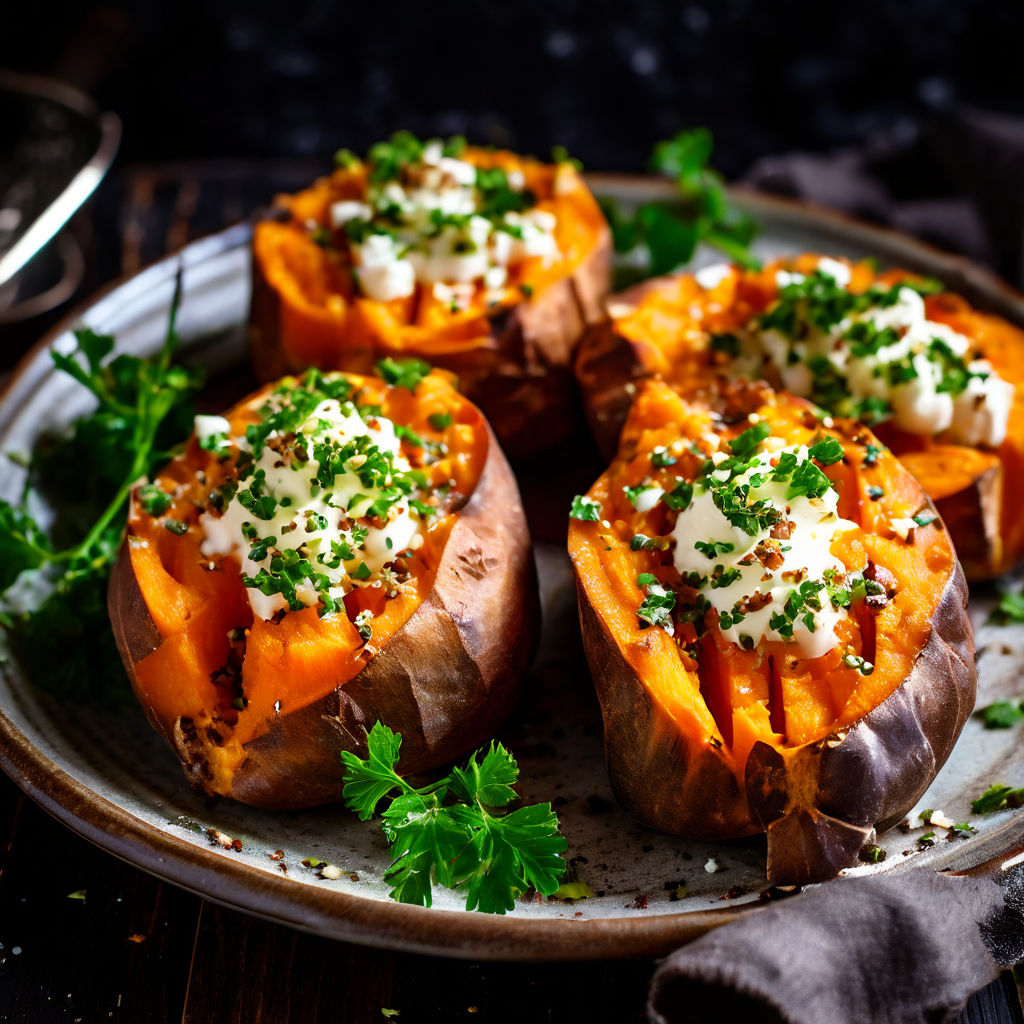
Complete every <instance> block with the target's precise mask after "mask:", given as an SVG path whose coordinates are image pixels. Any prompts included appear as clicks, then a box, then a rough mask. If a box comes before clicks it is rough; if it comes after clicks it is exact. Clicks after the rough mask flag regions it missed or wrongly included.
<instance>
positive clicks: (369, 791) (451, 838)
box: [341, 722, 567, 914]
mask: <svg viewBox="0 0 1024 1024" xmlns="http://www.w3.org/2000/svg"><path fill="white" fill-rule="evenodd" d="M401 744H402V737H401V735H399V734H397V733H394V732H392V731H391V730H390V729H389V728H388V727H387V726H385V725H383V724H382V723H381V722H377V723H376V724H375V725H374V726H373V728H372V729H371V730H370V732H369V734H368V736H367V756H366V758H360V757H358V756H357V755H355V754H352V753H350V752H348V751H344V752H342V754H341V759H342V762H343V763H344V765H345V773H344V789H343V791H342V795H343V798H344V800H345V803H346V804H347V805H348V806H349V807H350V808H351V809H352V810H353V811H355V812H356V814H358V815H359V817H360V819H362V820H363V821H366V820H367V819H368V818H370V817H372V815H373V813H374V810H375V809H376V807H377V805H378V804H379V803H380V802H381V800H384V799H386V798H387V797H389V796H390V795H391V794H392V793H393V792H394V791H396V790H397V791H398V792H397V794H396V795H395V796H394V797H393V798H392V800H391V803H390V804H389V805H388V806H387V807H386V808H385V809H384V811H383V813H382V815H381V818H382V827H383V830H384V834H385V836H386V837H387V840H388V842H389V843H390V844H391V849H392V852H393V853H394V855H395V859H394V861H393V862H392V864H391V866H390V867H389V868H388V870H387V872H386V873H385V876H384V877H385V879H386V880H387V881H388V882H390V883H391V885H392V890H391V898H392V899H395V900H397V901H399V902H401V903H414V904H418V905H420V906H425V907H429V906H430V905H431V903H432V900H433V887H434V886H435V885H440V886H443V887H445V888H448V889H454V890H456V891H458V892H462V893H464V894H465V899H466V909H467V910H480V911H482V912H484V913H490V914H504V913H505V912H506V911H508V910H511V909H512V908H513V906H514V905H515V898H516V896H517V895H519V894H521V893H523V892H526V891H527V889H529V888H531V887H532V888H534V889H536V890H537V891H538V892H541V893H544V894H545V895H551V894H552V893H554V892H555V890H556V889H557V888H558V883H559V879H560V878H561V877H562V875H563V874H564V872H565V862H564V861H563V860H562V858H561V856H560V854H561V853H563V852H564V851H565V849H566V845H567V844H566V842H565V840H564V839H563V838H562V836H561V835H560V834H559V832H558V817H557V815H556V814H555V813H554V811H552V810H551V805H550V804H535V805H533V806H530V807H520V808H518V809H517V810H514V811H512V812H510V813H507V812H506V811H505V808H507V807H508V805H509V804H511V803H512V802H513V801H514V800H515V799H516V793H515V790H514V789H513V786H514V785H515V783H516V782H517V780H518V778H519V767H518V765H517V764H516V761H515V758H514V757H513V756H512V755H511V754H510V753H509V752H508V751H507V750H506V749H505V748H504V747H503V746H502V745H501V744H500V743H496V742H493V741H492V742H491V744H490V746H489V747H488V748H487V749H486V750H478V751H476V752H475V753H474V754H472V755H471V756H470V758H469V760H468V761H467V762H466V764H465V766H464V767H462V768H453V769H452V771H451V773H450V774H449V775H447V776H445V777H444V778H443V779H440V780H438V781H437V782H434V783H432V784H430V785H427V786H423V787H419V788H417V787H415V786H413V785H411V784H410V783H409V782H407V781H406V780H405V779H403V778H402V777H401V776H400V775H399V774H398V773H397V772H396V771H395V765H396V764H397V763H398V758H399V752H400V749H401Z"/></svg>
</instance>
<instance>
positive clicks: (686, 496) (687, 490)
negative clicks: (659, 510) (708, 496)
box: [661, 480, 693, 512]
mask: <svg viewBox="0 0 1024 1024" xmlns="http://www.w3.org/2000/svg"><path fill="white" fill-rule="evenodd" d="M692 500H693V484H691V483H690V481H689V480H680V481H679V483H677V484H676V485H675V487H673V488H672V490H671V491H668V492H667V493H665V494H663V495H662V496H661V502H662V504H663V505H667V506H668V507H669V508H670V509H672V510H673V511H674V512H682V511H683V510H684V509H686V508H689V505H690V502H691V501H692Z"/></svg>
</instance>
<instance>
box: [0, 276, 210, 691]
mask: <svg viewBox="0 0 1024 1024" xmlns="http://www.w3.org/2000/svg"><path fill="white" fill-rule="evenodd" d="M179 300H180V281H179V282H178V285H177V287H176V289H175V295H174V299H173V301H172V304H171V310H170V316H169V321H168V327H167V334H166V337H165V339H164V343H163V345H162V346H161V348H160V351H159V352H158V353H157V355H156V356H154V357H152V358H148V359H143V358H138V357H135V356H130V355H126V354H120V355H113V350H114V339H113V338H112V337H110V336H108V335H101V334H97V333H95V332H94V331H92V330H90V329H88V328H83V329H80V330H77V331H75V341H76V346H75V348H74V350H72V351H71V352H70V353H67V354H65V353H61V352H58V351H53V352H52V353H51V356H52V358H53V362H54V365H55V366H56V367H57V369H58V370H60V371H61V372H62V373H66V374H68V375H69V376H70V377H72V378H74V379H75V380H76V381H78V382H79V383H80V384H81V385H82V386H83V387H85V388H86V389H88V390H89V391H90V392H91V393H92V395H93V396H94V397H95V399H96V407H95V409H94V410H93V411H92V412H90V413H89V414H87V415H85V416H83V417H81V418H79V419H78V420H76V421H75V422H74V423H73V424H71V426H70V428H69V429H68V430H67V431H66V432H64V433H60V434H49V435H45V436H43V437H42V438H41V439H40V440H39V441H38V442H37V444H36V446H35V448H34V450H33V452H32V453H31V457H30V459H29V462H28V475H27V479H26V485H25V489H24V492H23V494H22V496H21V499H20V501H19V502H18V503H17V504H13V503H11V502H9V501H2V500H0V626H2V627H3V628H4V630H5V631H6V633H7V635H8V638H9V640H10V643H11V646H12V647H13V649H14V650H15V651H16V652H17V654H18V656H19V659H20V660H21V661H22V663H23V664H24V666H25V668H26V669H27V671H28V673H29V675H30V676H31V677H32V679H33V681H34V682H36V683H37V684H38V685H40V686H42V687H44V688H46V689H49V690H51V691H52V692H55V693H58V694H62V695H70V696H76V697H91V698H96V697H103V698H108V699H109V698H113V697H116V696H117V695H119V694H120V693H124V692H126V691H125V688H124V687H123V685H122V684H123V680H124V673H123V669H122V668H121V662H120V658H119V657H118V655H117V650H116V648H115V646H114V641H113V635H112V634H111V631H110V629H109V626H108V623H107V612H106V589H107V580H108V578H109V575H110V569H111V566H112V565H113V562H114V559H115V558H116V556H117V551H118V547H119V546H120V543H121V536H122V533H123V530H124V523H125V518H126V514H127V503H128V496H129V494H130V493H131V490H132V487H133V486H134V485H135V483H136V482H137V481H138V480H139V479H140V478H142V477H145V476H148V475H149V474H150V473H152V472H153V470H154V469H155V468H156V467H157V466H159V465H160V464H161V463H163V462H165V461H166V460H167V459H168V458H169V457H170V455H171V454H172V452H171V446H172V445H173V444H174V443H175V442H177V441H179V440H180V439H181V438H183V437H185V436H187V434H188V432H189V429H190V426H191V421H192V416H193V413H194V410H193V407H192V398H193V396H194V394H195V392H196V391H197V390H198V387H199V385H200V383H201V379H200V375H199V373H198V372H197V371H196V370H192V369H186V368H184V367H182V366H178V365H174V364H173V358H174V355H175V351H176V349H177V345H178V335H177V330H176V327H175V323H176V317H177V310H178V305H179ZM33 491H35V492H38V493H39V494H41V495H42V496H43V497H44V498H45V499H46V500H47V502H48V503H49V504H50V506H51V507H52V508H53V510H54V513H55V519H54V522H53V524H52V525H50V526H49V527H48V528H44V527H43V526H42V525H41V524H40V523H39V522H38V521H37V519H36V518H35V517H34V515H33V513H32V511H31V508H30V505H31V499H32V494H33ZM26 572H28V573H29V575H31V576H34V577H36V579H37V581H38V583H39V584H40V586H39V587H38V588H36V587H31V588H30V587H29V586H28V577H27V576H23V575H22V574H23V573H26ZM16 583H17V584H18V586H15V584H16ZM30 590H31V591H32V592H36V591H38V593H39V594H41V595H42V594H45V596H41V597H40V598H37V599H35V600H33V601H27V600H25V597H26V594H28V593H29V592H30Z"/></svg>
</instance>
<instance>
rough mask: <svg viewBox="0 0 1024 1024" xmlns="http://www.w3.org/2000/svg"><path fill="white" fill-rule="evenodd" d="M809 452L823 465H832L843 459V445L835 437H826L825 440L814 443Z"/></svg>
mask: <svg viewBox="0 0 1024 1024" xmlns="http://www.w3.org/2000/svg"><path fill="white" fill-rule="evenodd" d="M808 452H809V454H810V456H811V458H812V459H814V460H815V462H819V463H821V465H823V466H831V465H832V464H833V463H835V462H839V460H840V459H842V457H843V446H842V445H841V444H840V443H839V442H838V441H837V440H836V439H835V438H834V437H826V438H825V440H824V441H819V442H818V443H817V444H812V445H811V447H810V448H809V449H808Z"/></svg>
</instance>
